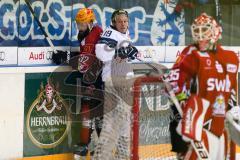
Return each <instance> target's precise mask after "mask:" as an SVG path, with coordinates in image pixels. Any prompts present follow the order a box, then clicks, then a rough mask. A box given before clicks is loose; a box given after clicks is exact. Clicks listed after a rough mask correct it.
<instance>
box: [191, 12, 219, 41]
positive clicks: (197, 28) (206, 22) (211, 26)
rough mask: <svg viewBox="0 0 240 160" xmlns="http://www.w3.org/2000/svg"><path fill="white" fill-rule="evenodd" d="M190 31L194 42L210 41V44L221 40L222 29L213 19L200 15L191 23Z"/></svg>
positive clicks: (204, 14) (203, 14)
mask: <svg viewBox="0 0 240 160" xmlns="http://www.w3.org/2000/svg"><path fill="white" fill-rule="evenodd" d="M191 31H192V37H193V40H194V41H195V42H199V41H202V40H210V42H211V43H216V42H217V41H218V39H220V38H221V34H222V27H221V26H220V25H219V24H218V23H217V22H216V20H215V19H214V18H213V17H211V16H209V15H207V14H206V13H202V14H201V15H200V16H198V17H197V18H196V19H195V20H194V22H193V23H192V25H191Z"/></svg>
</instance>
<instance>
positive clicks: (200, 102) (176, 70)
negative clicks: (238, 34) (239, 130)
mask: <svg viewBox="0 0 240 160" xmlns="http://www.w3.org/2000/svg"><path fill="white" fill-rule="evenodd" d="M191 31H192V37H193V40H194V44H192V45H189V46H187V47H186V48H185V49H184V50H183V51H182V53H181V55H180V56H179V57H178V59H177V61H176V63H175V64H174V66H173V68H172V70H171V72H170V74H169V76H168V80H169V81H170V82H171V85H172V86H173V89H174V92H175V94H176V97H177V99H178V100H179V102H180V104H181V109H182V111H183V116H182V118H181V119H180V121H179V120H174V121H173V122H171V124H170V131H171V142H172V146H173V149H172V150H173V151H175V152H177V153H179V155H180V157H179V158H182V159H186V160H187V159H190V160H196V159H201V157H199V156H201V155H199V153H197V151H196V150H194V149H193V148H194V147H193V146H192V145H191V143H190V142H191V141H199V142H202V144H203V145H204V147H205V148H206V150H207V152H208V153H207V155H206V156H208V157H209V159H211V160H224V159H226V153H227V144H228V142H227V139H228V138H227V136H226V130H225V119H226V117H228V116H226V115H230V116H229V117H231V118H230V119H239V115H238V114H239V113H240V112H239V107H238V106H237V102H236V99H237V98H236V92H237V73H238V64H239V62H238V57H237V56H236V54H235V53H234V52H232V51H229V50H224V49H223V48H222V47H221V45H220V44H219V43H217V41H218V40H219V38H220V37H221V33H222V28H221V26H219V25H218V23H217V22H216V21H215V20H214V19H213V17H211V16H208V15H207V14H206V13H202V14H201V15H200V16H199V17H197V18H196V19H195V20H194V22H193V24H192V26H191ZM173 108H174V107H173ZM174 112H175V114H176V112H177V111H176V109H174ZM182 140H183V141H182ZM184 146H185V147H184ZM202 158H203V157H202Z"/></svg>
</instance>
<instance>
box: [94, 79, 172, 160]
mask: <svg viewBox="0 0 240 160" xmlns="http://www.w3.org/2000/svg"><path fill="white" fill-rule="evenodd" d="M147 79H150V82H148V81H146V82H143V83H141V84H139V85H140V86H139V87H140V90H139V91H140V92H139V91H137V90H136V91H134V93H133V92H131V93H130V91H129V90H126V89H124V88H126V84H123V83H118V85H117V87H116V84H114V85H115V86H114V87H113V86H111V85H110V86H106V88H105V89H106V91H108V92H106V94H105V101H106V102H105V107H107V111H106V109H105V115H104V123H103V129H102V132H101V135H100V138H99V140H98V144H97V147H96V148H95V154H94V158H93V159H94V160H102V159H104V160H130V159H133V154H134V153H133V152H134V150H132V149H133V148H137V149H138V153H137V155H138V157H139V159H144V160H160V159H165V160H173V159H176V156H175V154H174V153H172V152H171V144H170V133H169V122H170V120H171V118H172V112H171V110H170V108H169V100H168V96H167V94H166V90H165V87H164V84H163V83H161V81H159V79H156V78H155V79H154V81H152V80H151V78H147ZM120 84H121V85H120ZM137 85H138V84H137ZM132 86H133V84H132ZM133 88H134V87H132V89H133ZM135 89H136V87H135ZM138 89H139V88H138ZM119 92H121V93H120V94H119ZM108 93H117V96H113V95H112V94H108ZM126 97H127V98H126ZM129 97H130V99H132V100H134V101H135V102H134V103H132V102H131V100H129ZM136 102H137V104H136ZM114 105H115V106H116V107H113V106H114ZM134 105H137V106H135V107H137V108H138V109H139V112H135V111H133V110H132V109H133V106H134ZM133 115H135V116H138V120H139V127H137V128H138V129H137V130H136V129H133V128H134V127H133V124H134V125H135V123H133ZM135 128H136V126H135ZM136 134H138V135H139V138H138V140H137V144H136V143H135V144H134V143H133V139H134V138H135V136H136ZM136 145H137V146H136ZM135 154H136V153H135ZM134 160H135V159H134Z"/></svg>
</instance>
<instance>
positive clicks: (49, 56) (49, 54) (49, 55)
mask: <svg viewBox="0 0 240 160" xmlns="http://www.w3.org/2000/svg"><path fill="white" fill-rule="evenodd" d="M52 55H53V51H47V54H46V58H47V60H52Z"/></svg>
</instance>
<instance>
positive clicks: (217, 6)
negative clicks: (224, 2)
mask: <svg viewBox="0 0 240 160" xmlns="http://www.w3.org/2000/svg"><path fill="white" fill-rule="evenodd" d="M215 7H216V19H217V22H218V23H219V25H220V26H221V27H222V12H221V6H220V3H219V0H215Z"/></svg>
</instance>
